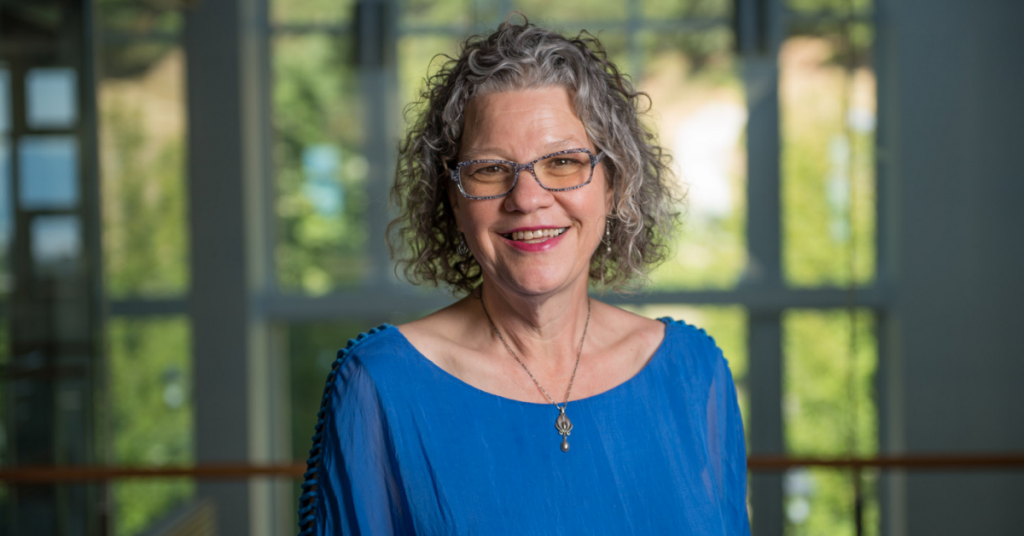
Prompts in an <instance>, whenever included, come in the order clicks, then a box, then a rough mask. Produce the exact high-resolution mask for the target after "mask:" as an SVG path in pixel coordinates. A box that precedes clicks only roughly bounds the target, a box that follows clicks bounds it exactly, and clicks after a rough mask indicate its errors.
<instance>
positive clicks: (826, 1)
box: [786, 0, 874, 13]
mask: <svg viewBox="0 0 1024 536" xmlns="http://www.w3.org/2000/svg"><path fill="white" fill-rule="evenodd" d="M873 5H874V1H873V0H786V7H788V8H789V9H792V10H793V11H797V12H809V13H814V12H819V11H834V12H839V13H845V12H847V10H852V11H853V12H854V13H857V12H864V11H867V10H869V9H871V8H872V7H873Z"/></svg>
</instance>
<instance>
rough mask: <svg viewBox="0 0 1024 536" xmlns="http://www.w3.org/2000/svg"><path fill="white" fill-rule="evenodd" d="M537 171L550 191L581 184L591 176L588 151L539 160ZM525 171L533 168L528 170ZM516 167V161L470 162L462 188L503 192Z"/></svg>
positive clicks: (471, 192)
mask: <svg viewBox="0 0 1024 536" xmlns="http://www.w3.org/2000/svg"><path fill="white" fill-rule="evenodd" d="M533 171H534V173H535V174H536V176H537V180H538V181H540V183H541V185H543V186H544V187H545V188H548V189H550V190H560V189H565V188H572V187H573V186H579V185H581V184H583V183H585V182H587V180H589V179H590V174H591V172H592V166H591V163H590V155H589V154H588V153H566V154H559V155H554V156H549V157H547V158H544V159H542V160H539V161H537V162H536V163H534V165H533ZM523 172H524V173H529V170H527V169H524V170H523ZM515 175H516V168H515V166H514V165H513V164H512V162H496V161H490V162H467V163H465V165H463V166H462V169H461V170H460V172H459V177H460V181H461V182H462V188H463V190H465V192H466V194H468V195H471V196H473V197H490V196H496V195H503V194H505V193H507V192H509V191H510V190H511V189H512V185H513V183H514V182H515V178H516V177H515Z"/></svg>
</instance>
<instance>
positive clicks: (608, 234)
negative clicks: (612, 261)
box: [602, 218, 612, 257]
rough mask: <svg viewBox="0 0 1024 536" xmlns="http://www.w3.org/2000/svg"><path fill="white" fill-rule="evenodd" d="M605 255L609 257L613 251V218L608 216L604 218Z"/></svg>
mask: <svg viewBox="0 0 1024 536" xmlns="http://www.w3.org/2000/svg"><path fill="white" fill-rule="evenodd" d="M602 242H604V256H605V257H607V256H608V255H610V254H611V252H612V219H611V218H606V219H605V220H604V240H602Z"/></svg>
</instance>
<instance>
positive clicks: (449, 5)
mask: <svg viewBox="0 0 1024 536" xmlns="http://www.w3.org/2000/svg"><path fill="white" fill-rule="evenodd" d="M493 7H494V6H487V5H481V4H480V3H478V2H474V1H472V0H449V1H445V2H438V1H437V0H405V1H404V2H402V3H401V6H400V9H401V10H402V16H401V21H402V23H403V24H408V25H415V26H427V25H434V26H468V25H469V24H470V23H473V22H476V21H481V22H490V21H491V20H493V19H495V18H497V13H496V12H494V10H493V9H488V8H493ZM501 16H502V17H504V14H502V15H501ZM434 50H440V49H434ZM421 65H425V64H421Z"/></svg>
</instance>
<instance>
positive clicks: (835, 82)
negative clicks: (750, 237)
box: [779, 25, 876, 287]
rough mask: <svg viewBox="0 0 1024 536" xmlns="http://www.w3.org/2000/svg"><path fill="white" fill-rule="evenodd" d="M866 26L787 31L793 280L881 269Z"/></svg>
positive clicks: (869, 275)
mask: <svg viewBox="0 0 1024 536" xmlns="http://www.w3.org/2000/svg"><path fill="white" fill-rule="evenodd" d="M870 46H871V31H870V28H869V27H867V26H863V25H855V26H854V27H853V28H851V31H850V32H849V39H847V37H846V36H845V35H843V34H841V33H840V34H837V33H828V32H825V33H820V34H816V35H800V36H792V37H790V38H788V39H787V40H786V41H785V43H784V44H783V46H782V50H781V51H780V53H779V70H780V79H779V105H780V113H781V123H782V124H781V125H780V129H781V133H782V140H781V142H782V155H781V159H782V193H781V198H782V260H783V272H784V277H785V280H786V282H787V283H789V284H790V285H793V286H797V287H810V286H820V285H848V284H851V283H856V284H866V283H870V282H871V281H872V280H873V279H874V277H875V225H876V220H875V122H876V117H875V111H876V103H875V97H876V89H875V75H874V72H873V71H872V69H871V65H870V58H869V51H870Z"/></svg>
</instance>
